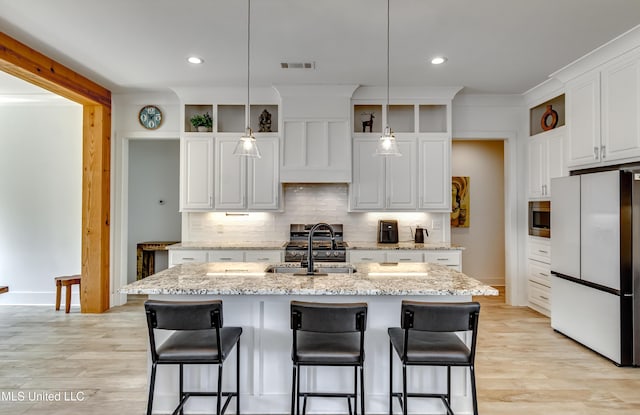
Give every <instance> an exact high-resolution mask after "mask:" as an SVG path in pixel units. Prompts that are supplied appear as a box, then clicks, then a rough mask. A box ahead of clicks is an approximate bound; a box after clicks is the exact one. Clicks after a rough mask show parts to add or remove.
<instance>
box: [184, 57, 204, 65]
mask: <svg viewBox="0 0 640 415" xmlns="http://www.w3.org/2000/svg"><path fill="white" fill-rule="evenodd" d="M187 61H189V63H194V64H196V65H199V64H201V63H202V62H204V60H203V59H202V58H199V57H197V56H189V57H188V58H187Z"/></svg>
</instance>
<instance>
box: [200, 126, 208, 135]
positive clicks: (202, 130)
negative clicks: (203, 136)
mask: <svg viewBox="0 0 640 415" xmlns="http://www.w3.org/2000/svg"><path fill="white" fill-rule="evenodd" d="M198 132H199V133H206V132H209V127H205V126H204V125H199V126H198Z"/></svg>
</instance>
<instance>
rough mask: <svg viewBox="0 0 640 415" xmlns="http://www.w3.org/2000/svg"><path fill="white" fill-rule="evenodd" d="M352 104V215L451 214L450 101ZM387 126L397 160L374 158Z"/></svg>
mask: <svg viewBox="0 0 640 415" xmlns="http://www.w3.org/2000/svg"><path fill="white" fill-rule="evenodd" d="M354 101H355V102H354V104H353V110H352V120H353V126H352V134H353V181H352V183H351V186H350V190H349V193H350V208H351V210H353V211H380V210H389V211H404V210H411V211H415V210H423V211H434V212H449V211H450V210H451V133H450V131H451V115H450V108H451V107H450V101H446V100H443V101H441V102H437V103H433V104H424V103H413V104H392V105H389V107H388V108H386V105H385V104H378V103H376V102H375V100H373V99H371V100H366V101H365V100H354ZM367 101H368V102H367ZM387 110H388V111H387ZM387 113H388V115H387ZM387 116H388V120H387V119H386V117H387ZM387 124H388V125H389V126H390V127H391V129H392V131H393V132H394V134H395V136H396V140H397V142H398V147H399V149H400V153H402V156H401V157H379V156H376V155H375V152H376V146H377V143H378V139H379V137H380V134H381V133H382V131H383V129H384V126H386V125H387Z"/></svg>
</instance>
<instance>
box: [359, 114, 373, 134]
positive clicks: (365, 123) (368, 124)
mask: <svg viewBox="0 0 640 415" xmlns="http://www.w3.org/2000/svg"><path fill="white" fill-rule="evenodd" d="M367 115H368V116H369V119H368V120H367V119H366V116H367ZM374 118H376V117H375V115H373V112H369V113H367V112H365V113H363V114H362V115H361V116H360V119H361V120H362V132H363V133H364V132H366V130H367V127H369V132H370V133H371V132H373V119H374Z"/></svg>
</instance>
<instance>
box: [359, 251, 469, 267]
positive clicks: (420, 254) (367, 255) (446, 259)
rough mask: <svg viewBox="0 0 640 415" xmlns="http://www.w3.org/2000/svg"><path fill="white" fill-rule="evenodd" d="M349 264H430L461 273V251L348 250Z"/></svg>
mask: <svg viewBox="0 0 640 415" xmlns="http://www.w3.org/2000/svg"><path fill="white" fill-rule="evenodd" d="M348 261H349V262H354V263H355V262H430V263H433V264H439V265H445V266H447V267H450V268H453V269H455V270H456V271H459V272H462V251H460V250H459V249H450V250H448V249H419V250H418V249H416V250H413V249H397V250H389V249H376V250H359V249H356V250H349V251H348Z"/></svg>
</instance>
